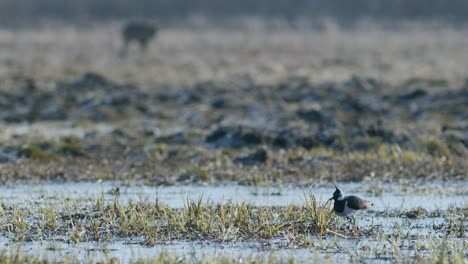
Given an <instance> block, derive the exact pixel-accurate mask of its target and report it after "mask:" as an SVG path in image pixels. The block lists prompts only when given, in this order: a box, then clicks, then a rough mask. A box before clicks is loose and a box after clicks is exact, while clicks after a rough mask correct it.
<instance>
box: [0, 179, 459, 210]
mask: <svg viewBox="0 0 468 264" xmlns="http://www.w3.org/2000/svg"><path fill="white" fill-rule="evenodd" d="M116 187H118V188H119V195H118V198H119V200H121V201H123V202H125V201H128V200H129V199H132V200H133V201H138V200H140V199H145V200H148V201H156V200H158V201H159V202H160V203H162V204H165V205H167V206H170V207H176V208H180V207H183V206H184V205H185V204H186V203H187V200H195V201H196V200H199V199H202V200H203V202H214V203H219V202H233V203H248V204H253V205H257V206H285V205H289V204H294V205H301V204H304V197H305V196H307V197H309V195H310V194H314V195H315V197H317V199H318V200H319V201H321V202H322V203H325V201H326V200H327V199H328V198H330V197H331V195H332V193H333V191H334V188H333V187H331V188H323V187H320V188H295V187H285V188H274V187H271V188H270V187H268V188H267V187H248V186H239V185H233V184H231V185H222V186H165V187H154V186H142V185H124V184H116V183H114V182H80V183H41V184H35V185H32V184H19V185H14V186H0V198H2V199H7V200H8V201H9V202H15V203H28V202H30V201H35V202H38V201H47V202H52V203H53V202H54V200H57V201H61V200H63V199H65V198H68V199H83V200H86V199H88V200H89V199H95V198H96V197H97V196H101V195H104V197H105V199H106V200H114V199H115V198H116V196H115V195H114V194H113V190H114V189H115V188H116ZM386 187H389V186H386ZM340 188H341V189H342V190H344V191H345V195H347V194H353V195H358V196H360V197H363V198H365V199H367V200H371V201H372V202H373V203H374V207H373V208H372V209H373V210H374V211H388V210H408V209H414V208H418V207H422V208H424V209H426V210H429V211H431V210H437V209H440V210H445V209H448V208H450V207H464V206H466V205H467V204H468V196H467V195H466V193H468V183H466V182H459V183H456V182H454V183H452V184H451V186H447V187H446V190H452V189H453V188H458V189H459V190H464V191H459V192H456V193H455V194H454V193H453V192H452V191H450V192H447V193H444V192H443V190H442V191H440V190H438V191H437V192H436V193H430V192H426V193H414V194H402V193H401V191H400V190H399V189H398V188H397V187H392V189H393V190H390V191H385V192H384V193H383V194H382V195H380V196H372V195H370V194H368V193H366V192H365V191H364V190H366V189H367V188H362V187H361V186H360V184H358V183H348V184H342V185H340ZM348 190H349V191H348Z"/></svg>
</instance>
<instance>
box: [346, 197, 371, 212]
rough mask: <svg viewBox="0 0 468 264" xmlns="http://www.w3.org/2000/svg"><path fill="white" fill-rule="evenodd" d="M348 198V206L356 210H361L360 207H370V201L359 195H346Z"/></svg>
mask: <svg viewBox="0 0 468 264" xmlns="http://www.w3.org/2000/svg"><path fill="white" fill-rule="evenodd" d="M346 199H347V200H348V203H347V205H348V207H349V208H352V209H354V210H360V209H366V208H369V207H370V204H371V203H370V202H369V201H366V200H362V199H361V198H359V197H357V196H348V197H346Z"/></svg>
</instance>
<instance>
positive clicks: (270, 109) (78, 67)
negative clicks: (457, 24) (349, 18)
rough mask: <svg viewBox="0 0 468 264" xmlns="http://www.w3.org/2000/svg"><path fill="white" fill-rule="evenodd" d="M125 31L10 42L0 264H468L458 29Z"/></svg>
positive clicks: (1, 130) (2, 87)
mask: <svg viewBox="0 0 468 264" xmlns="http://www.w3.org/2000/svg"><path fill="white" fill-rule="evenodd" d="M119 25H120V24H117V23H109V24H102V25H96V26H95V27H92V28H80V27H72V26H58V25H48V26H44V27H39V28H37V29H35V30H31V29H21V30H17V31H13V30H8V29H0V120H1V122H0V222H1V227H2V228H1V229H0V245H1V249H2V250H1V252H0V262H2V263H24V262H27V263H311V262H322V263H346V262H350V263H466V261H467V258H468V250H467V248H468V240H467V238H468V220H467V216H468V203H467V202H468V201H467V197H468V181H467V176H468V175H467V172H468V162H467V160H468V159H467V155H468V151H467V148H468V103H467V102H468V75H467V74H466V73H467V72H468V63H467V62H468V57H467V55H466V54H468V37H467V34H466V30H464V29H452V28H444V27H429V26H428V27H424V26H422V25H417V26H418V27H422V28H411V27H410V28H406V29H401V30H393V29H376V28H373V27H371V26H369V27H367V28H365V30H364V29H360V30H354V31H353V30H341V29H339V28H328V29H326V30H321V31H317V30H313V29H294V30H290V29H288V30H285V29H284V28H276V29H274V30H272V29H271V28H270V29H267V28H263V27H255V28H229V29H226V28H224V29H223V28H219V27H216V26H210V27H207V28H203V29H201V28H198V29H197V30H198V31H195V30H188V29H184V28H180V27H173V28H163V29H161V32H160V34H158V37H157V39H155V41H153V42H151V43H150V44H149V46H148V49H147V50H146V51H140V50H139V49H137V48H135V47H133V48H132V47H130V48H129V50H128V54H126V56H121V55H120V54H119V49H120V48H121V45H122V43H121V40H120V39H119V37H120V35H119ZM415 27H416V26H415ZM382 32H385V34H383V33H382ZM436 36H437V37H436ZM334 183H336V184H337V185H338V186H339V187H340V188H341V189H342V190H343V191H344V193H345V195H357V196H359V197H362V198H364V199H366V200H369V201H372V202H373V207H371V208H370V209H368V210H365V211H363V212H358V214H357V215H356V217H355V218H356V223H355V224H352V223H351V222H350V221H349V220H348V219H346V218H342V217H339V216H337V215H335V214H334V212H333V208H332V207H333V201H329V198H330V197H332V195H333V192H334V191H335V187H334Z"/></svg>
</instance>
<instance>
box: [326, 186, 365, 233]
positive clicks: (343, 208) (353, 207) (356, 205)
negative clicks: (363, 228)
mask: <svg viewBox="0 0 468 264" xmlns="http://www.w3.org/2000/svg"><path fill="white" fill-rule="evenodd" d="M333 184H334V185H335V188H336V190H335V192H334V193H333V197H332V198H330V199H328V201H330V200H332V199H333V201H334V204H333V210H334V211H335V214H336V215H338V216H341V217H346V218H349V219H352V221H353V224H354V225H356V219H354V216H353V215H354V213H355V212H356V211H358V210H365V209H369V208H370V207H371V206H373V205H374V204H373V203H372V202H370V201H366V200H363V199H361V198H359V197H357V196H354V195H350V196H344V195H343V191H341V190H340V189H339V188H338V187H337V186H336V184H335V183H333Z"/></svg>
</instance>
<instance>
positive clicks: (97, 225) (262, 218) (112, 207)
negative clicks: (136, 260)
mask: <svg viewBox="0 0 468 264" xmlns="http://www.w3.org/2000/svg"><path fill="white" fill-rule="evenodd" d="M63 203H64V204H63V205H43V206H40V207H39V208H38V209H37V210H33V209H32V208H23V207H21V206H18V205H16V206H15V205H10V206H6V205H4V206H5V207H3V208H4V209H3V210H2V212H1V214H0V216H1V219H0V220H1V222H2V226H4V228H3V229H2V231H1V234H2V235H3V236H7V237H10V238H11V239H13V240H25V241H29V240H34V241H37V240H42V239H46V238H51V237H66V241H67V242H69V243H78V242H83V241H110V240H113V239H116V238H124V239H137V240H141V243H143V244H146V245H155V244H157V243H161V242H163V241H170V240H181V239H188V240H214V241H239V240H251V239H263V238H266V239H269V238H277V237H284V236H287V235H288V234H313V235H320V236H322V235H325V234H326V233H327V230H328V229H331V228H332V223H333V219H334V218H333V215H332V211H331V210H330V208H329V207H323V206H321V205H319V203H318V202H317V201H316V199H315V197H314V196H311V197H310V198H309V197H307V198H306V204H305V206H293V205H291V206H285V207H255V206H252V205H249V204H233V203H216V204H214V203H213V204H202V202H201V198H200V200H198V201H187V202H186V205H185V207H184V208H181V209H177V208H171V207H167V206H164V205H162V204H160V203H159V202H155V203H152V202H148V201H139V202H133V201H131V200H130V201H128V202H127V203H122V202H121V201H119V200H118V199H115V200H114V201H113V202H105V201H104V196H102V197H98V198H97V199H96V200H95V201H94V203H92V204H90V205H80V204H79V203H74V202H66V201H64V202H63Z"/></svg>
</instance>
